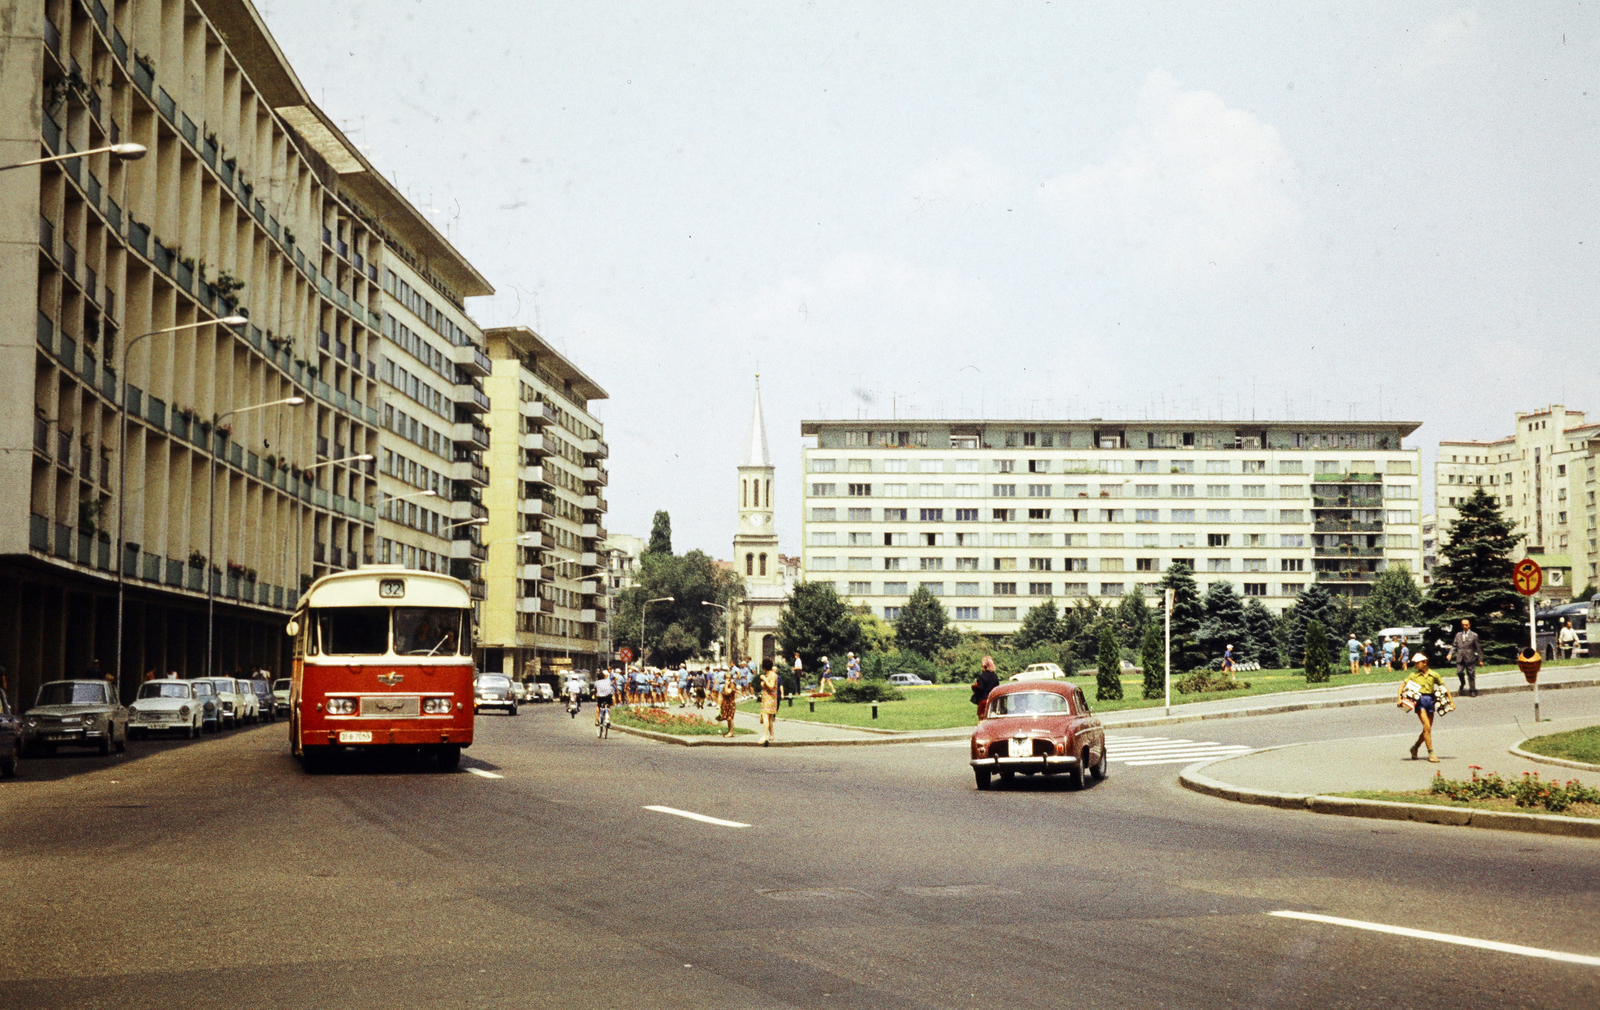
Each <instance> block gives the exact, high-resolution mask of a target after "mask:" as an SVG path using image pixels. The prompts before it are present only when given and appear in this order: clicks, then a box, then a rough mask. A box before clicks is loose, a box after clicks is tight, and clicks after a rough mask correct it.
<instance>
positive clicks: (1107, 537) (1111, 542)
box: [1100, 533, 1122, 547]
mask: <svg viewBox="0 0 1600 1010" xmlns="http://www.w3.org/2000/svg"><path fill="white" fill-rule="evenodd" d="M1100 546H1101V547H1121V546H1122V534H1121V533H1102V534H1100Z"/></svg>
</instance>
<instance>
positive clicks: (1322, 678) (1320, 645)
mask: <svg viewBox="0 0 1600 1010" xmlns="http://www.w3.org/2000/svg"><path fill="white" fill-rule="evenodd" d="M1305 636H1306V683H1308V684H1325V683H1327V682H1328V676H1329V674H1331V673H1332V672H1333V671H1332V668H1331V665H1330V660H1329V659H1328V655H1329V652H1328V633H1327V631H1325V630H1324V629H1323V627H1322V622H1321V621H1318V620H1316V619H1315V618H1313V619H1312V620H1309V621H1307V622H1306V631H1305Z"/></svg>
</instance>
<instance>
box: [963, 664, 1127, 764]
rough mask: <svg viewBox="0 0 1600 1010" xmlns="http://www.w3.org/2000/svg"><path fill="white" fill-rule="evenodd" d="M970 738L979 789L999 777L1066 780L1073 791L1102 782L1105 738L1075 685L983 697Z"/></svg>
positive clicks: (1017, 688) (1032, 685)
mask: <svg viewBox="0 0 1600 1010" xmlns="http://www.w3.org/2000/svg"><path fill="white" fill-rule="evenodd" d="M978 715H979V718H980V719H981V720H982V721H981V722H980V723H979V724H978V728H977V729H976V730H975V731H974V732H973V734H972V773H973V775H974V776H975V777H976V778H977V780H978V788H979V789H987V788H989V778H990V776H992V775H994V774H996V773H999V775H1000V778H1001V779H1002V780H1003V781H1010V779H1011V776H1012V775H1013V774H1015V773H1017V772H1022V773H1023V774H1024V775H1034V774H1040V775H1059V774H1061V773H1063V772H1065V773H1066V775H1067V777H1068V778H1067V781H1068V782H1069V783H1070V784H1071V786H1072V788H1074V789H1082V788H1083V787H1084V785H1085V784H1086V780H1085V778H1084V773H1085V772H1087V773H1088V774H1090V775H1092V776H1093V777H1094V779H1095V780H1096V781H1099V780H1100V779H1103V778H1105V777H1106V733H1105V729H1104V728H1103V727H1102V726H1101V725H1100V718H1099V717H1098V716H1096V715H1094V714H1092V713H1091V712H1090V711H1089V701H1088V699H1087V698H1085V697H1084V696H1083V691H1081V690H1080V689H1079V688H1078V686H1077V685H1076V684H1070V683H1066V682H1063V681H1037V680H1035V681H1021V682H1017V683H1011V684H1002V685H1000V686H999V687H997V688H995V689H994V690H993V691H991V692H990V693H989V697H988V700H986V701H985V702H984V703H983V705H982V706H981V707H980V708H979V711H978Z"/></svg>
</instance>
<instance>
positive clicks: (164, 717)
mask: <svg viewBox="0 0 1600 1010" xmlns="http://www.w3.org/2000/svg"><path fill="white" fill-rule="evenodd" d="M204 724H205V711H204V706H202V705H201V703H200V700H199V699H198V698H196V697H195V694H194V684H192V683H191V682H189V681H187V680H149V681H145V682H144V683H143V684H140V685H139V696H138V697H137V698H135V699H134V701H133V704H132V705H129V706H128V735H129V736H133V737H141V736H145V735H147V734H150V733H180V734H182V735H183V736H186V737H190V738H193V737H197V736H199V735H200V731H201V729H202V727H203V726H204Z"/></svg>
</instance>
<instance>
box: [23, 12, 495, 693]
mask: <svg viewBox="0 0 1600 1010" xmlns="http://www.w3.org/2000/svg"><path fill="white" fill-rule="evenodd" d="M6 13H7V17H6V19H5V21H4V24H5V25H6V29H5V30H6V31H7V32H8V34H7V35H6V37H5V38H4V40H3V42H0V44H3V45H4V46H5V51H6V54H7V59H8V63H9V65H10V66H11V67H12V69H13V72H12V73H9V74H7V75H5V78H4V81H3V83H0V116H3V120H0V121H3V122H4V123H5V124H6V125H7V130H6V133H5V136H6V138H7V139H6V141H5V143H4V145H3V157H4V163H5V164H12V163H15V162H18V161H22V160H26V159H30V158H37V157H41V156H49V155H58V154H70V153H73V152H77V151H85V152H87V151H93V150H98V149H102V148H104V147H106V146H108V145H111V144H116V143H124V142H132V143H138V144H140V145H143V146H144V147H145V148H147V149H148V153H147V154H146V155H145V156H144V157H143V158H142V159H140V160H137V161H129V162H119V161H117V160H116V159H115V158H113V157H112V156H110V155H109V154H106V153H98V154H86V155H84V156H83V157H79V158H74V159H68V160H65V161H60V162H56V163H52V164H47V165H43V166H39V167H29V168H23V169H17V170H13V171H8V172H5V173H4V174H0V201H3V204H4V206H5V208H6V210H7V213H6V214H4V215H3V216H0V222H3V223H0V228H3V229H4V239H5V241H4V242H3V243H0V250H3V252H0V256H3V259H0V271H3V276H4V278H5V280H6V284H5V285H4V294H3V295H0V313H3V315H4V321H5V323H6V325H5V326H4V327H3V328H0V333H3V336H0V361H3V363H4V366H5V371H4V373H3V374H4V375H6V376H7V377H8V378H7V379H6V380H5V381H7V382H9V383H11V384H12V387H13V388H12V389H11V391H10V392H9V393H8V394H7V395H6V396H4V397H0V429H3V431H4V433H5V435H4V437H5V439H6V441H5V444H6V446H7V447H9V449H10V451H9V452H6V453H4V454H0V467H3V468H4V479H0V488H4V490H3V491H0V629H4V631H3V633H0V665H4V666H5V667H6V668H7V671H8V675H7V686H8V689H9V692H10V696H11V698H12V700H13V701H14V702H16V701H25V700H31V695H32V690H33V688H34V686H35V685H37V684H38V683H39V682H40V681H42V680H45V679H50V678H53V677H59V676H61V675H63V674H72V675H75V674H79V673H81V672H82V671H83V670H84V669H85V668H87V667H88V666H89V664H90V663H91V661H98V662H99V663H100V664H101V666H103V667H104V668H105V669H106V670H107V671H118V650H117V643H118V640H119V636H118V634H117V628H118V623H119V622H118V620H117V609H118V608H117V605H116V601H117V598H118V584H119V581H120V583H121V585H122V589H123V598H124V600H125V608H124V611H123V614H124V620H123V621H122V622H121V626H122V629H123V633H122V636H121V643H122V648H121V661H120V671H118V672H120V674H121V679H122V682H123V686H124V693H125V694H127V693H130V692H131V690H132V688H133V686H134V685H135V684H136V683H137V680H138V677H139V675H140V674H142V672H143V671H145V670H150V669H156V670H161V671H167V670H177V671H178V672H179V673H180V674H187V675H193V674H196V673H198V672H200V671H201V670H202V669H204V666H205V662H206V655H207V651H208V647H207V641H208V621H207V618H206V612H207V603H208V598H212V599H214V600H215V603H216V615H217V616H216V621H215V624H214V629H215V650H214V653H213V655H214V661H215V663H216V664H217V666H218V667H219V668H221V669H226V670H231V669H233V668H234V667H236V666H241V667H246V668H252V667H266V668H268V669H272V670H277V671H281V670H283V669H284V668H285V667H284V664H285V662H286V658H287V652H286V639H285V637H284V635H283V625H284V621H285V618H286V617H287V615H288V614H289V612H290V611H291V610H292V608H293V606H294V604H295V601H296V599H297V597H298V594H299V592H300V589H301V587H303V586H304V585H306V584H308V583H309V581H310V580H311V579H312V578H314V577H316V576H318V575H321V574H324V573H327V572H330V571H334V570H337V569H341V568H350V567H355V566H358V565H360V564H364V563H367V562H369V561H372V560H375V559H376V557H377V555H378V553H379V551H380V549H382V548H383V545H384V544H386V543H404V544H405V545H406V549H405V550H406V556H407V557H410V556H411V553H410V551H411V548H413V547H414V548H416V549H418V550H422V549H425V548H424V544H425V541H422V540H420V539H416V540H414V539H413V538H412V537H411V533H410V532H408V531H409V530H410V529H411V527H409V526H407V527H404V528H402V529H399V530H397V531H395V532H393V533H390V532H387V531H386V528H385V526H386V524H385V523H384V522H383V521H382V520H381V519H380V518H379V513H378V507H379V505H380V504H381V502H382V499H381V497H380V495H381V492H382V491H384V490H391V491H394V492H397V493H399V492H402V491H403V490H410V489H413V488H414V487H415V486H416V485H415V484H412V483H410V482H409V477H410V466H409V462H408V464H407V466H406V472H407V478H408V482H406V483H404V484H401V483H391V482H389V481H388V479H387V477H386V476H384V475H380V466H381V465H382V461H383V460H384V459H385V458H386V457H385V455H384V454H385V452H389V453H390V454H391V457H392V455H393V453H396V452H400V451H402V449H403V448H404V451H406V452H414V451H415V449H414V447H415V445H416V440H415V439H410V440H409V441H408V436H407V437H403V434H402V432H401V431H400V426H401V422H400V420H399V414H398V413H395V412H391V408H394V409H395V411H399V410H400V409H401V404H400V403H399V400H398V398H397V397H395V396H393V395H391V394H394V393H396V392H397V391H398V390H399V389H400V388H401V387H400V386H399V385H397V383H396V382H395V381H390V379H389V376H390V375H391V374H397V373H391V372H390V371H389V367H390V362H395V363H399V362H401V361H403V360H405V355H404V354H401V353H396V345H395V344H394V342H393V341H392V340H389V339H387V338H388V337H389V335H390V334H391V333H392V332H398V331H396V330H394V329H393V327H394V326H395V325H397V324H398V321H399V320H402V319H404V320H406V323H405V325H406V326H408V327H410V328H411V330H412V331H413V332H419V331H421V330H425V329H426V327H425V326H423V327H419V326H417V325H416V322H415V320H413V319H410V318H409V317H408V316H407V311H408V310H406V309H405V302H404V301H403V300H401V299H398V298H396V297H394V296H392V295H389V294H386V292H385V286H386V284H389V285H391V286H392V285H393V280H392V278H397V277H400V276H406V277H407V278H408V281H407V282H408V283H410V284H411V285H412V286H413V289H414V290H417V291H424V292H425V293H426V294H427V298H428V299H430V300H431V301H433V302H434V303H435V305H436V306H438V307H439V308H442V309H444V316H445V317H447V318H449V319H451V320H452V321H453V322H455V323H456V324H457V325H461V326H464V325H465V317H464V315H463V314H462V313H461V312H460V308H461V299H462V298H464V297H468V296H473V295H481V294H489V293H491V289H490V288H489V286H488V284H487V282H485V281H484V280H483V278H482V277H481V276H479V275H478V274H477V272H476V271H474V270H473V269H472V267H471V265H470V264H468V263H467V262H466V261H465V260H464V259H463V258H462V257H461V256H460V254H459V253H457V252H456V251H455V250H454V249H453V248H452V247H451V246H450V245H449V243H448V242H446V241H445V240H444V239H443V237H442V236H440V235H439V234H438V233H437V231H435V230H434V229H433V228H432V226H431V225H429V224H428V222H427V221H426V220H425V219H424V218H423V216H422V215H421V214H419V213H418V212H417V211H416V210H415V208H413V207H412V206H411V205H410V204H409V203H408V202H407V201H406V200H405V199H404V198H403V197H402V196H401V195H400V194H399V193H397V192H396V191H395V190H394V189H393V187H392V186H390V185H389V184H388V183H386V182H385V181H384V179H383V177H382V176H381V175H380V174H379V173H378V172H377V171H376V170H375V169H373V167H372V166H371V165H370V164H369V163H367V162H366V161H365V160H364V159H363V158H362V157H361V156H360V155H359V154H358V153H357V152H356V151H355V150H354V148H353V146H352V145H350V144H349V143H348V142H347V141H346V140H345V139H344V138H343V137H342V135H341V134H340V133H339V131H338V129H337V128H336V127H335V126H334V125H333V124H332V123H331V122H330V121H329V120H328V118H327V117H326V116H325V115H324V114H323V113H322V112H321V111H320V110H319V109H317V107H316V106H315V105H314V104H313V103H312V102H311V101H310V99H309V97H308V95H307V93H306V91H305V89H304V88H303V87H302V85H301V84H300V82H299V80H298V79H297V78H296V76H295V74H294V72H293V70H292V68H290V67H289V66H288V64H287V63H286V62H285V61H284V59H283V57H282V55H281V53H280V52H279V50H278V48H277V45H276V43H275V42H274V41H273V39H272V37H271V35H270V33H268V32H267V30H266V27H265V25H264V24H263V23H262V21H261V19H260V17H259V15H258V14H257V12H256V10H255V9H254V8H253V7H252V6H251V5H250V4H248V3H246V2H243V0H194V2H190V3H159V2H155V0H132V2H111V0H89V2H88V3H67V2H59V3H57V2H50V3H42V4H41V3H10V4H7V5H6ZM419 264H425V265H426V266H425V269H424V268H422V267H419ZM391 313H393V314H394V315H393V316H392V317H391ZM235 314H241V315H247V316H248V321H247V322H244V323H241V324H237V325H230V326H223V325H219V324H218V323H217V320H218V319H220V318H224V317H229V316H232V315H235ZM391 319H393V320H394V321H393V322H391ZM464 357H470V355H467V354H466V353H465V352H462V351H460V350H459V349H455V350H454V352H453V358H454V360H455V361H456V362H457V363H458V364H459V363H460V362H462V360H463V358H464ZM473 360H476V359H475V358H474V359H473ZM407 367H409V365H408V366H407ZM467 367H469V368H470V363H468V365H467ZM469 385H470V383H469ZM459 387H460V383H457V384H455V385H454V386H437V387H436V388H438V389H440V390H442V389H444V388H448V389H450V391H451V394H452V396H451V401H450V406H449V407H448V408H446V416H443V417H441V419H440V420H439V421H438V422H437V423H436V424H434V425H433V427H436V428H437V429H438V430H440V431H441V432H444V431H446V430H447V429H448V433H449V436H450V437H451V438H452V440H454V439H455V437H456V436H457V434H458V433H457V432H456V431H455V429H454V427H453V426H452V425H450V424H446V423H445V422H446V421H448V420H450V416H449V415H454V416H460V411H459V405H460V404H461V403H463V400H462V397H461V395H460V394H461V390H460V388H459ZM291 398H294V399H297V400H298V401H300V402H299V403H298V405H292V404H289V403H283V402H279V401H285V400H289V399H291ZM468 401H470V402H476V398H475V397H469V398H468ZM267 404H275V405H273V406H264V405H267ZM124 407H125V408H126V415H125V416H126V422H127V423H126V427H127V432H126V439H125V442H124V438H123V436H122V423H123V420H124V413H123V408H124ZM405 411H406V413H407V415H408V416H413V417H415V418H417V419H418V420H419V421H420V420H421V419H422V418H423V417H424V416H425V412H422V411H416V410H414V409H413V408H411V407H410V406H407V407H405ZM469 412H470V408H469ZM405 428H406V431H407V432H410V431H411V430H412V428H411V425H410V424H409V423H407V424H406V425H405ZM460 444H461V443H459V442H456V441H452V443H451V445H452V446H457V445H460ZM405 447H413V448H405ZM454 451H455V450H454V448H451V449H450V450H449V452H450V453H451V454H452V455H441V454H440V453H438V452H436V451H433V449H432V447H431V446H430V452H432V455H430V456H428V457H427V459H428V460H430V461H436V462H435V463H434V464H433V465H431V466H430V469H432V470H433V471H435V472H439V471H447V472H449V474H450V477H451V479H452V480H453V479H454V477H455V475H456V473H455V471H456V470H457V466H456V465H455V464H454V462H453V453H454ZM358 456H370V457H371V459H370V460H356V459H352V457H358ZM418 462H419V463H420V462H422V457H418ZM391 465H392V466H394V465H397V464H391ZM213 481H214V487H215V494H214V495H213V493H212V488H213ZM440 487H443V484H440ZM453 496H454V494H453V492H452V493H442V494H441V497H442V498H443V499H445V500H446V501H448V500H449V499H451V498H452V497H453ZM413 500H415V499H413ZM213 503H214V504H213ZM464 507H465V508H470V505H468V506H464ZM408 516H409V513H408ZM430 522H431V521H430ZM119 543H120V544H121V548H120V549H119ZM426 549H428V550H432V551H433V553H434V554H436V555H446V554H449V555H451V556H452V557H453V556H454V554H455V548H452V547H449V546H445V549H442V550H433V548H431V547H430V548H426ZM387 550H388V551H389V553H390V554H391V556H394V551H395V548H393V547H389V548H387ZM417 557H418V559H419V564H422V563H426V564H433V563H435V562H433V561H431V560H428V559H427V557H426V555H417Z"/></svg>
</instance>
